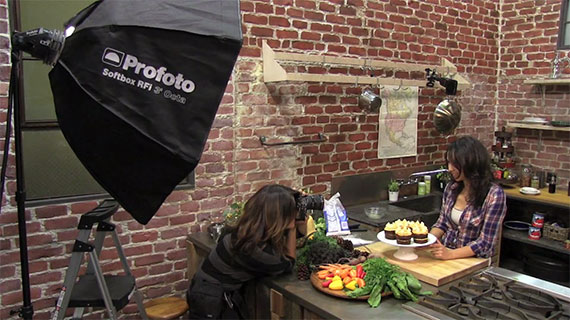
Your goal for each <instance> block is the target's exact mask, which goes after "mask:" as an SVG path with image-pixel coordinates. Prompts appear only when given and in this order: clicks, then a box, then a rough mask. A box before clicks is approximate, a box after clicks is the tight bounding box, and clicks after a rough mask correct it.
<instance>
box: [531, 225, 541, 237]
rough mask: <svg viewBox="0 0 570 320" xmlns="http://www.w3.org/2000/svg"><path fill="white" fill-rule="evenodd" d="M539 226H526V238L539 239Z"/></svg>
mask: <svg viewBox="0 0 570 320" xmlns="http://www.w3.org/2000/svg"><path fill="white" fill-rule="evenodd" d="M540 236H541V234H540V228H537V227H532V226H531V227H529V228H528V238H529V239H531V240H538V239H540Z"/></svg>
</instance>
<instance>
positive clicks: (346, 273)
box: [340, 269, 350, 279]
mask: <svg viewBox="0 0 570 320" xmlns="http://www.w3.org/2000/svg"><path fill="white" fill-rule="evenodd" d="M349 272H350V271H349V269H344V270H342V272H341V273H340V277H341V278H342V279H346V277H348V275H349Z"/></svg>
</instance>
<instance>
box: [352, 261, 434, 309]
mask: <svg viewBox="0 0 570 320" xmlns="http://www.w3.org/2000/svg"><path fill="white" fill-rule="evenodd" d="M362 268H363V270H364V272H365V276H364V281H365V283H366V285H365V286H362V287H359V288H357V289H355V290H354V291H351V292H348V296H349V297H351V298H357V297H361V296H366V295H370V297H369V298H368V304H369V305H370V306H371V307H372V308H376V307H378V306H379V305H380V302H381V300H382V292H388V291H391V292H392V294H393V295H394V297H395V298H396V299H406V300H412V301H414V302H416V301H418V296H420V295H431V294H432V292H431V291H424V292H421V289H422V285H421V283H420V282H419V281H418V279H416V277H414V276H413V275H411V274H409V273H407V272H404V271H402V270H400V268H399V267H398V266H395V265H393V264H390V263H389V262H387V261H386V260H384V259H383V258H371V259H368V260H366V261H365V262H363V263H362Z"/></svg>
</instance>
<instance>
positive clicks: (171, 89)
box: [49, 0, 242, 224]
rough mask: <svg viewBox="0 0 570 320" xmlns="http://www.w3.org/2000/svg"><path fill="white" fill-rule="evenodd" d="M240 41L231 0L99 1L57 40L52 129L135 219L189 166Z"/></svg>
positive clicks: (149, 213) (153, 207) (143, 218)
mask: <svg viewBox="0 0 570 320" xmlns="http://www.w3.org/2000/svg"><path fill="white" fill-rule="evenodd" d="M241 43H242V34H241V25H240V11H239V0H104V1H101V2H100V3H99V4H98V5H97V6H96V7H95V9H93V10H92V11H91V12H90V13H89V15H88V16H87V17H86V18H85V19H84V20H83V21H82V22H81V23H80V24H79V25H78V26H77V29H76V31H75V32H74V33H73V35H72V36H70V37H68V38H67V39H66V42H65V47H64V50H63V52H62V54H61V56H60V59H59V61H58V63H57V64H56V66H55V67H54V68H53V70H52V71H51V72H50V74H49V77H50V82H51V87H52V91H53V94H54V100H55V106H56V113H57V118H58V121H59V124H60V127H61V130H62V132H63V134H64V136H65V138H66V139H67V141H68V142H69V145H70V146H71V148H72V149H73V151H74V152H75V154H76V155H77V157H78V158H79V160H80V161H81V162H82V163H83V165H84V166H85V167H86V168H87V170H88V171H89V172H90V173H91V175H92V176H93V177H94V178H95V179H96V180H97V181H98V182H99V183H100V184H101V186H102V187H103V188H105V190H107V191H108V192H109V194H111V195H112V196H113V197H114V198H115V199H116V200H117V201H118V202H119V203H120V204H121V205H122V206H123V207H124V208H125V210H127V211H128V212H129V213H130V214H131V215H132V216H133V217H134V218H135V219H136V220H137V221H138V222H140V223H142V224H146V223H148V221H149V220H150V219H151V218H152V217H153V215H154V214H155V213H156V211H157V210H158V208H159V207H160V205H161V204H162V203H163V202H164V200H165V199H166V197H167V196H168V195H169V194H170V193H171V192H172V190H173V189H174V187H175V186H176V185H177V184H179V183H180V182H181V181H182V180H183V179H184V178H185V177H186V176H187V175H188V174H189V173H190V172H191V171H192V170H193V169H194V168H195V167H196V165H197V164H198V161H199V160H200V157H201V154H202V150H203V148H204V144H205V142H206V139H207V137H208V133H209V131H210V128H211V126H212V122H213V120H214V117H215V114H216V112H217V109H218V106H219V103H220V101H221V99H222V96H223V93H224V90H225V88H226V85H227V83H228V80H229V77H230V75H231V72H232V69H233V66H234V64H235V61H236V59H237V56H238V54H239V50H240V48H241Z"/></svg>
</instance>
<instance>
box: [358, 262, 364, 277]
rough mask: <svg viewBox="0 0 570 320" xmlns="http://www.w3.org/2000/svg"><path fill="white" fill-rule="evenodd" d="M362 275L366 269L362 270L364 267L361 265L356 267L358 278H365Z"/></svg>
mask: <svg viewBox="0 0 570 320" xmlns="http://www.w3.org/2000/svg"><path fill="white" fill-rule="evenodd" d="M362 273H364V269H363V268H362V265H361V264H359V265H357V266H356V277H357V278H360V279H362V278H364V275H362Z"/></svg>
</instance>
